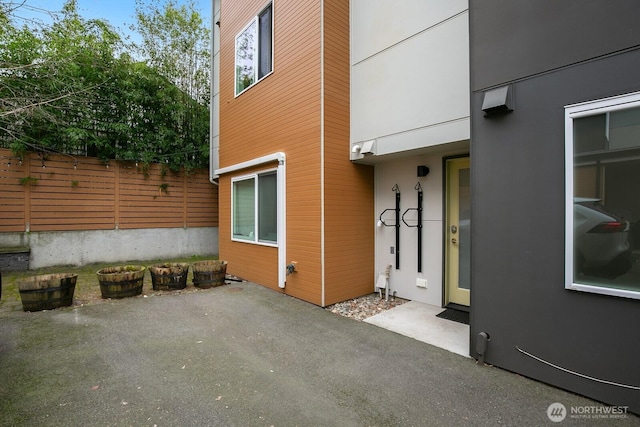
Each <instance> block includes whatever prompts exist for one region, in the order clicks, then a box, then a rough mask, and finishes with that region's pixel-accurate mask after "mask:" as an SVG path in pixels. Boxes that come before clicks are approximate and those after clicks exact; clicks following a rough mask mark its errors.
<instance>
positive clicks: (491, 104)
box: [482, 85, 513, 117]
mask: <svg viewBox="0 0 640 427" xmlns="http://www.w3.org/2000/svg"><path fill="white" fill-rule="evenodd" d="M482 111H484V115H485V117H486V116H492V115H494V114H500V113H508V112H510V111H513V87H511V85H509V86H502V87H499V88H496V89H491V90H488V91H486V92H485V93H484V99H483V100H482Z"/></svg>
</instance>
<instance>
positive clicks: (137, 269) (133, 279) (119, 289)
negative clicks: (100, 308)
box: [97, 265, 146, 298]
mask: <svg viewBox="0 0 640 427" xmlns="http://www.w3.org/2000/svg"><path fill="white" fill-rule="evenodd" d="M145 271H146V267H145V266H143V265H124V266H119V267H107V268H103V269H102V270H98V273H97V274H98V282H100V292H101V293H102V298H127V297H134V296H136V295H140V294H142V286H143V285H144V272H145Z"/></svg>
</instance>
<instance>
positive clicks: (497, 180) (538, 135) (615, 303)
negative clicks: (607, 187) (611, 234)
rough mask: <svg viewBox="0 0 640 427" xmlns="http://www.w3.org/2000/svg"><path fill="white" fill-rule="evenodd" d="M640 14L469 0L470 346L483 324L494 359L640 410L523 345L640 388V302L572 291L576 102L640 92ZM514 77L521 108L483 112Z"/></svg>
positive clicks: (635, 6)
mask: <svg viewBox="0 0 640 427" xmlns="http://www.w3.org/2000/svg"><path fill="white" fill-rule="evenodd" d="M557 3H563V5H558V4H557ZM516 10H517V12H516ZM525 12H531V13H525ZM545 16H548V17H549V19H550V20H551V21H553V22H552V23H551V24H549V25H548V26H547V24H548V19H547V20H545V19H542V18H543V17H545ZM638 16H640V3H637V2H635V1H619V2H616V3H615V7H613V6H612V5H611V3H610V2H608V1H582V0H580V1H576V0H574V1H566V2H544V3H542V2H529V1H513V2H505V1H483V2H471V6H470V17H471V40H472V42H471V46H472V55H471V56H472V62H471V74H472V99H471V111H472V131H471V135H472V136H471V141H472V142H471V147H472V151H471V162H472V163H471V173H472V191H473V196H472V266H471V269H472V273H471V274H472V299H471V307H472V310H471V348H472V351H473V349H474V348H475V337H476V336H477V334H478V333H479V332H481V331H485V332H487V333H488V334H489V335H490V337H491V339H490V341H489V345H488V350H487V353H486V357H485V361H486V362H487V363H490V364H494V365H496V366H500V367H503V368H506V369H509V370H512V371H515V372H518V373H521V374H523V375H526V376H529V377H532V378H536V379H538V380H541V381H544V382H547V383H550V384H553V385H556V386H559V387H562V388H565V389H568V390H571V391H574V392H577V393H580V394H583V395H586V396H589V397H592V398H594V399H597V400H600V401H603V402H606V403H608V404H612V405H624V406H628V407H629V408H630V410H632V411H633V412H636V413H639V412H640V391H638V390H633V389H628V388H622V387H618V386H614V385H607V384H603V383H599V382H596V381H593V380H589V379H585V378H581V377H579V376H576V375H572V374H569V373H566V372H563V371H561V370H559V369H555V368H553V367H550V366H548V365H545V364H543V363H541V362H539V361H536V360H535V359H533V358H531V357H528V356H526V355H524V354H523V353H521V352H519V351H518V350H517V348H516V346H517V347H519V348H521V349H523V350H526V351H528V352H530V353H532V354H534V355H536V356H538V357H540V358H542V359H545V360H547V361H549V362H551V363H554V364H556V365H558V366H561V367H563V368H566V369H569V370H572V371H576V372H579V373H581V374H584V375H588V376H591V377H595V378H599V379H603V380H607V381H612V382H617V383H622V384H631V385H635V386H640V365H639V364H638V362H637V360H638V353H639V352H640V328H639V325H640V301H638V300H632V299H625V298H619V297H611V296H602V295H596V294H589V293H580V292H575V291H569V290H566V289H565V288H564V268H565V266H564V220H565V216H564V215H565V213H564V197H565V188H564V181H565V178H564V177H565V165H564V149H565V145H564V106H565V105H569V104H574V103H577V102H581V101H586V100H592V99H599V98H604V97H609V96H614V95H619V94H623V93H628V92H634V91H640V79H639V78H638V76H640V32H639V31H638V30H639V29H640V27H639V26H638V25H637V22H635V21H637V17H638ZM631 21H634V22H633V25H631ZM560 22H562V23H563V26H559V23H560ZM515 23H517V25H515ZM595 23H599V25H598V26H594V25H595ZM587 32H589V33H590V35H589V39H587V40H582V41H581V44H580V45H579V46H577V49H576V50H571V49H569V48H568V45H567V44H566V41H567V40H565V39H566V38H567V37H568V38H569V39H572V40H573V41H574V42H576V43H577V42H578V41H579V40H580V39H581V38H582V37H583V36H584V35H585V34H586V33H587ZM563 37H564V39H563ZM506 39H509V40H506ZM497 46H500V47H501V49H502V50H500V49H497V48H496V47H497ZM494 48H495V50H494ZM604 53H610V54H608V55H604ZM509 83H511V84H513V89H514V111H513V112H511V113H508V114H506V115H502V116H497V117H491V118H485V117H484V116H483V113H482V111H481V106H482V99H483V90H484V89H486V88H487V87H489V86H496V85H504V84H509Z"/></svg>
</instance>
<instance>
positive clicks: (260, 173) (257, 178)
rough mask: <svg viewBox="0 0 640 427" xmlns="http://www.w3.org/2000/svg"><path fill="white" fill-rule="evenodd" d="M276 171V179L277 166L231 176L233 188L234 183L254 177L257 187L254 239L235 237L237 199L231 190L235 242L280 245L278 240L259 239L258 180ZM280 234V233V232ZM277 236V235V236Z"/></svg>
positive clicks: (233, 239) (232, 227) (274, 246)
mask: <svg viewBox="0 0 640 427" xmlns="http://www.w3.org/2000/svg"><path fill="white" fill-rule="evenodd" d="M272 172H275V173H276V180H277V179H278V178H277V174H278V169H277V168H272V169H265V170H261V171H259V172H255V173H250V174H247V175H241V176H236V177H233V178H231V188H232V189H233V184H235V183H236V182H238V181H246V180H248V179H253V180H254V181H253V185H254V188H255V192H254V198H255V204H254V208H253V209H254V212H253V218H254V225H253V228H254V230H253V240H250V239H241V238H239V237H235V236H234V234H233V230H234V229H235V228H234V223H233V221H234V215H233V207H234V206H235V201H234V191H231V240H232V241H234V242H242V243H249V244H252V245H261V246H270V247H273V248H277V247H278V242H269V241H266V240H259V239H258V227H259V224H258V218H259V214H258V208H259V206H258V180H259V179H260V178H259V177H260V175H264V174H268V173H272ZM276 191H277V190H276ZM279 197H281V196H280V194H278V198H279ZM278 236H279V233H278ZM276 238H277V237H276Z"/></svg>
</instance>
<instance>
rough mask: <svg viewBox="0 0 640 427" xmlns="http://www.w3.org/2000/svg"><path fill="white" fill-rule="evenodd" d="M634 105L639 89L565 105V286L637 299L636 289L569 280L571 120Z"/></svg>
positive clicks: (639, 98) (639, 99)
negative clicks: (586, 283) (608, 286)
mask: <svg viewBox="0 0 640 427" xmlns="http://www.w3.org/2000/svg"><path fill="white" fill-rule="evenodd" d="M634 107H640V92H634V93H629V94H625V95H619V96H613V97H610V98H604V99H599V100H595V101H588V102H582V103H579V104H573V105H567V106H565V113H564V129H565V136H564V139H565V156H564V157H565V262H564V266H565V289H571V290H575V291H583V292H591V293H596V294H603V295H612V296H618V297H624V298H633V299H640V292H638V291H629V290H625V289H615V288H607V287H603V286H594V285H585V284H582V283H574V281H573V269H574V268H573V173H574V171H573V167H574V165H573V156H574V154H573V120H574V119H577V118H580V117H586V116H592V115H596V114H603V113H608V112H612V111H619V110H626V109H629V108H634Z"/></svg>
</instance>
